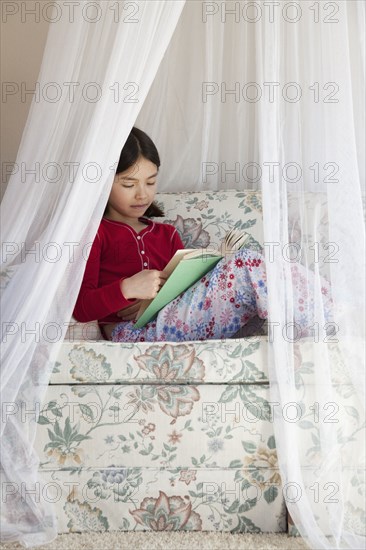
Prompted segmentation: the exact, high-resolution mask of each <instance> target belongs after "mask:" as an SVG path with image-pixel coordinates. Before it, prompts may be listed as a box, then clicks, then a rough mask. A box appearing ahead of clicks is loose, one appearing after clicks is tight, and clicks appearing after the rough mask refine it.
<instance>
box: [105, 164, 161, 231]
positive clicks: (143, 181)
mask: <svg viewBox="0 0 366 550" xmlns="http://www.w3.org/2000/svg"><path fill="white" fill-rule="evenodd" d="M157 175H158V169H157V167H156V165H155V164H153V163H152V162H151V161H149V160H147V159H145V158H144V157H139V158H138V160H137V161H136V163H135V164H134V165H133V166H131V168H129V169H128V170H126V171H125V172H120V173H119V174H116V176H115V178H114V181H113V185H112V190H111V194H110V195H109V200H108V204H107V212H106V215H105V217H107V218H108V219H110V220H114V221H120V222H124V223H127V224H130V225H134V224H136V222H137V220H138V218H140V217H141V216H143V215H144V213H145V212H146V210H147V209H148V208H149V206H150V205H151V203H152V202H153V201H154V198H155V194H156V178H157Z"/></svg>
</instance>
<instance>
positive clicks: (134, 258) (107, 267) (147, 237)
mask: <svg viewBox="0 0 366 550" xmlns="http://www.w3.org/2000/svg"><path fill="white" fill-rule="evenodd" d="M140 221H142V222H143V223H146V228H145V229H143V230H142V231H140V232H139V233H136V231H135V230H134V229H133V228H132V227H130V226H129V225H127V224H126V223H123V222H117V221H112V220H107V219H106V218H102V221H101V223H100V226H99V229H98V232H97V235H96V237H95V239H94V242H93V245H92V247H91V249H90V254H89V257H88V261H87V264H86V268H85V273H84V278H83V281H82V284H81V288H80V291H79V295H78V298H77V301H76V304H75V308H74V312H73V316H74V317H75V319H76V320H77V321H80V322H81V323H87V322H89V321H94V320H96V319H98V322H99V325H100V326H101V328H102V326H103V325H104V324H107V323H118V322H121V319H120V317H117V315H116V312H117V311H119V310H120V309H122V308H124V307H127V306H128V305H130V304H132V303H133V302H134V300H127V298H125V297H124V296H123V294H122V292H121V288H120V283H121V281H122V280H123V279H125V278H127V277H131V276H132V275H135V274H136V273H138V272H139V271H142V270H143V269H158V270H159V271H162V270H163V269H164V267H165V266H166V264H167V263H168V261H169V260H170V258H171V257H172V256H173V255H174V253H175V252H176V251H177V250H179V249H181V248H184V245H183V243H182V241H181V238H180V237H179V234H178V232H177V230H176V228H175V227H173V226H172V225H169V224H165V223H157V222H153V221H152V220H150V219H148V218H140Z"/></svg>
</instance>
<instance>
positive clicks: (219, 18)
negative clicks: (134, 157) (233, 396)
mask: <svg viewBox="0 0 366 550" xmlns="http://www.w3.org/2000/svg"><path fill="white" fill-rule="evenodd" d="M246 4H248V3H245V2H237V3H235V6H234V3H228V2H226V3H224V2H223V3H217V4H215V5H213V4H212V5H211V7H210V13H211V14H210V15H208V14H207V13H206V15H205V7H204V6H203V7H202V5H201V6H198V5H194V3H189V4H188V5H187V7H186V9H185V11H184V13H183V14H182V18H181V19H180V21H179V23H178V26H177V31H176V33H175V34H174V36H173V39H172V42H171V44H170V47H169V48H168V50H167V52H166V55H165V57H164V60H163V62H162V64H161V65H160V68H159V71H158V73H157V76H156V78H155V80H154V83H153V85H152V87H151V89H150V91H149V94H148V97H147V99H146V102H145V104H144V106H143V109H142V110H141V112H140V114H139V117H138V119H137V123H138V124H139V125H140V127H142V128H144V130H146V131H147V132H149V131H150V132H152V133H153V134H154V136H156V141H157V143H158V146H159V150H160V151H161V156H162V167H161V175H160V181H161V185H162V186H163V189H164V190H167V191H169V190H174V189H176V188H177V187H178V188H179V189H185V190H190V189H192V190H193V189H195V190H197V189H226V188H237V189H241V190H242V189H259V190H260V191H261V194H262V206H263V230H264V243H265V246H264V251H265V257H266V266H267V290H268V325H269V349H268V371H269V377H270V395H271V404H270V406H271V408H272V414H273V423H274V430H275V438H276V448H277V453H278V464H279V468H280V472H281V478H282V492H283V495H284V498H285V500H286V504H287V507H288V509H289V512H290V514H291V517H292V520H293V522H294V523H295V525H296V527H297V529H298V530H299V531H300V534H301V535H302V536H303V538H304V539H305V540H306V541H307V542H308V544H309V546H311V547H312V548H350V549H351V548H362V547H363V546H364V541H365V538H364V537H365V524H364V518H365V507H364V502H365V490H364V487H365V484H364V479H365V453H364V443H363V441H364V436H365V423H364V419H365V396H364V389H365V360H364V355H365V354H364V350H365V346H364V331H365V292H364V283H365V266H364V257H365V226H364V212H363V206H362V204H363V201H364V199H365V133H364V129H365V104H364V96H365V62H364V48H363V47H362V45H363V44H364V37H365V17H364V15H365V6H364V3H360V2H353V1H350V2H336V3H327V4H321V3H313V2H308V1H302V2H301V3H299V2H298V3H296V2H295V3H292V5H290V4H286V5H285V6H284V5H282V4H279V5H277V8H276V7H275V6H274V7H273V11H270V8H269V5H268V3H267V6H266V3H263V2H256V3H255V5H256V8H255V6H254V3H253V5H252V8H251V9H252V11H250V8H249V5H247V6H246ZM286 6H287V7H286ZM200 10H201V13H200V14H199V11H200ZM271 14H272V15H271ZM193 21H194V22H195V23H196V24H193V23H192V22H193ZM197 21H200V24H199V25H198V23H197ZM187 33H190V36H191V41H192V43H193V44H194V45H195V47H192V48H188V49H187V48H183V38H182V37H183V36H185V35H187ZM198 49H199V52H197V50H198ZM212 52H214V53H212ZM173 60H174V61H175V63H173ZM183 77H184V78H183ZM167 82H168V83H169V87H168V86H166V83H167ZM176 82H179V83H180V86H179V88H178V87H176V88H174V93H172V91H171V86H174V83H176ZM177 104H179V110H178V111H176V110H174V105H177ZM163 109H164V117H166V121H168V120H169V123H170V124H171V125H170V126H169V127H168V128H162V127H161V125H160V122H159V121H160V120H161V118H162V113H163ZM170 115H171V116H170ZM172 134H173V135H174V140H172V139H171V135H172ZM258 174H259V177H258ZM296 263H301V264H302V265H303V266H305V267H307V269H308V272H307V273H308V276H307V278H306V280H299V278H296V276H295V277H294V275H293V273H294V269H296ZM324 279H326V280H328V281H330V282H331V285H332V296H330V297H329V296H326V295H325V294H324V292H325V287H324V285H322V282H323V281H324ZM297 284H299V285H301V286H302V287H303V288H304V292H305V293H306V294H310V295H311V296H312V297H313V301H312V305H311V308H309V310H305V309H304V311H303V320H302V327H303V328H302V330H300V331H299V327H298V326H294V323H293V322H292V321H293V312H294V308H295V307H297V306H299V304H296V303H294V298H293V297H294V294H295V292H294V287H295V285H297ZM329 299H332V300H333V309H332V310H333V317H332V318H331V319H329V318H325V315H324V302H325V300H329ZM300 307H301V304H300ZM304 358H306V360H305V359H304Z"/></svg>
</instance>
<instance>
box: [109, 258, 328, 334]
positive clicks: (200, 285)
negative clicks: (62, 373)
mask: <svg viewBox="0 0 366 550" xmlns="http://www.w3.org/2000/svg"><path fill="white" fill-rule="evenodd" d="M228 256H229V259H227V258H226V257H225V258H223V259H222V260H220V262H219V263H218V264H217V265H216V267H214V269H213V270H212V271H211V272H209V273H208V274H207V275H205V276H204V277H203V278H202V279H200V280H199V281H197V283H195V284H194V285H193V286H192V287H191V288H189V289H188V290H187V291H186V292H184V293H182V294H181V295H180V296H178V297H177V298H176V299H175V300H173V301H172V302H171V303H170V304H168V305H166V306H165V307H164V308H163V309H162V310H161V311H160V312H159V314H158V317H157V319H156V320H155V321H150V322H149V323H148V324H147V325H145V327H143V328H141V329H134V328H133V324H134V323H133V321H129V322H121V323H119V324H118V325H117V326H116V327H115V328H114V330H113V332H112V335H111V340H112V341H113V342H136V341H172V342H180V341H187V340H209V339H219V338H230V337H231V336H233V335H234V334H236V333H237V332H238V330H239V329H240V328H241V327H243V326H245V325H246V323H248V321H249V320H250V319H252V318H253V317H255V316H258V317H259V318H262V319H266V318H267V315H268V314H267V285H266V281H267V279H266V270H265V260H264V257H263V255H262V254H260V253H259V252H255V251H252V250H249V249H247V248H244V249H242V250H239V251H237V252H235V253H233V254H229V255H228ZM291 274H292V278H293V288H294V304H295V312H294V320H293V322H294V323H296V330H297V331H298V333H299V337H302V336H306V335H307V334H308V332H309V330H310V327H311V326H312V325H313V317H312V309H313V307H314V306H313V304H312V302H311V296H312V292H311V289H312V285H313V282H312V272H311V271H307V270H306V268H305V267H304V266H302V265H301V264H292V265H291ZM308 284H309V287H308ZM309 288H310V291H309ZM322 292H323V295H324V317H325V320H326V321H327V322H328V321H331V320H332V313H331V306H332V298H331V288H330V285H329V283H328V281H327V280H326V279H324V278H323V281H322ZM309 300H310V301H309Z"/></svg>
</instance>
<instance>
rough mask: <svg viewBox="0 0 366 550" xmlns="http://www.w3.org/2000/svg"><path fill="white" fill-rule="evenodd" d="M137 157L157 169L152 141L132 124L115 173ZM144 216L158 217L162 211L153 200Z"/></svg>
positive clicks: (157, 154)
mask: <svg viewBox="0 0 366 550" xmlns="http://www.w3.org/2000/svg"><path fill="white" fill-rule="evenodd" d="M139 157H144V158H145V159H147V160H149V161H151V162H152V163H153V164H155V165H156V167H157V168H158V169H159V166H160V157H159V153H158V150H157V148H156V147H155V145H154V142H153V141H152V139H151V138H149V136H148V135H147V134H145V132H143V131H142V130H139V129H138V128H136V127H135V126H134V127H133V128H132V130H131V132H130V135H129V136H128V138H127V141H126V143H125V144H124V146H123V149H122V151H121V155H120V157H119V161H118V166H117V170H116V174H120V173H121V172H125V171H126V170H128V169H129V168H131V166H133V165H134V164H135V162H136V161H137V159H138V158H139ZM107 208H108V207H106V209H105V211H104V214H105V213H106V211H107ZM144 216H146V217H148V218H152V217H155V218H159V217H162V216H164V212H163V211H162V210H161V209H160V208H159V206H157V204H155V203H154V202H153V203H152V204H151V205H150V207H149V208H148V209H147V210H146V212H145V214H144Z"/></svg>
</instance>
